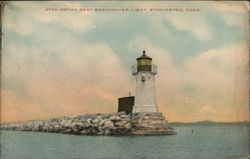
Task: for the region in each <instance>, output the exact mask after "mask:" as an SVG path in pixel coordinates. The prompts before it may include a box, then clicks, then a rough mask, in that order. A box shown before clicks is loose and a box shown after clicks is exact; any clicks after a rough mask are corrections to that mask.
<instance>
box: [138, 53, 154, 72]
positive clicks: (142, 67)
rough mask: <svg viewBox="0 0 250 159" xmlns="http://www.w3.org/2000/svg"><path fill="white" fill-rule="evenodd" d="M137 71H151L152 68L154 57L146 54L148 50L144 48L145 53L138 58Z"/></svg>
mask: <svg viewBox="0 0 250 159" xmlns="http://www.w3.org/2000/svg"><path fill="white" fill-rule="evenodd" d="M136 60H137V71H138V72H139V71H151V69H152V58H151V57H148V56H147V55H146V51H145V50H143V55H142V56H140V57H138V58H137V59H136Z"/></svg>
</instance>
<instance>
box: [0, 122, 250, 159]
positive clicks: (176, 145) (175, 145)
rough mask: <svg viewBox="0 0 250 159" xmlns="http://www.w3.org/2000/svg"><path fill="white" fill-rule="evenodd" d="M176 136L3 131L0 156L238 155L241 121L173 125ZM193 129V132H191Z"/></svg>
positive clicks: (244, 137)
mask: <svg viewBox="0 0 250 159" xmlns="http://www.w3.org/2000/svg"><path fill="white" fill-rule="evenodd" d="M174 128H175V130H176V131H177V133H178V135H175V136H141V137H135V136H133V137H131V136H125V137H111V136H76V135H64V134H52V133H40V132H18V131H2V134H1V157H0V158H1V159H241V158H244V159H245V158H247V157H246V156H248V155H249V127H248V126H246V125H245V126H244V125H226V126H225V125H223V126H222V125H213V126H175V127H174ZM192 130H193V132H192Z"/></svg>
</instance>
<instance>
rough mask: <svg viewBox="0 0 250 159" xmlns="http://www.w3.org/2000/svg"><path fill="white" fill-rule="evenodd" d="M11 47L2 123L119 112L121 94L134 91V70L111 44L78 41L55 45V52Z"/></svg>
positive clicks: (6, 59) (6, 60) (7, 54)
mask: <svg viewBox="0 0 250 159" xmlns="http://www.w3.org/2000/svg"><path fill="white" fill-rule="evenodd" d="M7 46H8V48H6V47H7ZM7 46H6V47H5V48H4V50H7V51H4V54H3V67H4V68H5V69H4V70H3V71H2V77H3V78H2V79H3V90H4V91H3V93H2V97H3V98H2V106H3V107H4V108H5V109H3V111H2V121H7V120H12V121H13V120H21V119H22V120H25V119H26V120H27V119H37V118H49V117H50V118H51V117H55V116H62V115H76V114H86V113H99V112H115V111H117V98H118V97H120V96H125V95H127V94H128V93H127V91H128V89H127V86H128V85H129V79H130V78H129V75H128V72H127V71H126V69H125V68H124V67H123V65H122V64H121V63H120V60H119V59H118V57H117V56H116V53H115V52H114V51H113V50H112V49H111V48H110V47H109V46H108V45H106V44H105V43H94V44H93V43H92V44H86V43H85V44H81V46H80V43H79V42H78V41H76V40H75V41H71V42H69V43H67V44H65V45H64V46H61V45H60V43H54V47H53V48H49V49H51V50H48V48H46V46H45V48H46V49H45V48H44V47H40V48H39V49H37V48H34V47H32V46H29V47H26V46H23V45H19V44H14V43H11V44H9V45H7ZM79 46H80V47H79ZM65 47H69V48H75V49H68V50H67V49H64V48H65ZM55 48H57V49H55ZM44 50H46V51H48V52H51V51H52V52H53V54H56V55H54V56H56V57H58V58H59V59H60V60H58V61H57V60H55V59H53V57H51V53H46V52H45V51H44ZM61 50H63V53H62V52H61ZM20 101H21V102H20ZM25 105H28V106H27V107H26V106H25ZM15 108H16V109H17V110H16V111H15ZM19 112H20V113H19ZM21 112H29V113H30V114H33V115H27V113H21ZM5 114H6V115H5ZM9 114H13V116H12V117H9Z"/></svg>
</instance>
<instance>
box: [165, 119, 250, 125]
mask: <svg viewBox="0 0 250 159" xmlns="http://www.w3.org/2000/svg"><path fill="white" fill-rule="evenodd" d="M169 124H170V125H172V126H178V125H250V122H249V121H239V122H216V121H209V120H205V121H198V122H186V123H185V122H169Z"/></svg>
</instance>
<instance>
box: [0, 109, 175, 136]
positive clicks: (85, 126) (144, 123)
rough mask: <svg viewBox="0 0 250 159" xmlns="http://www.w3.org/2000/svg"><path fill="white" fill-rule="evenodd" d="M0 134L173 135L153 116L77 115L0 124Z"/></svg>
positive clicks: (160, 119) (123, 114)
mask: <svg viewBox="0 0 250 159" xmlns="http://www.w3.org/2000/svg"><path fill="white" fill-rule="evenodd" d="M1 130H16V131H38V132H51V133H64V134H76V135H172V134H175V133H174V131H173V129H172V128H170V127H169V126H168V124H167V122H166V120H165V118H164V117H163V116H162V114H161V113H160V114H157V113H153V114H152V113H144V114H140V113H138V114H131V115H126V114H125V112H118V113H112V114H92V115H79V116H74V117H60V118H54V119H51V120H32V121H24V122H15V123H5V124H1Z"/></svg>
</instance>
